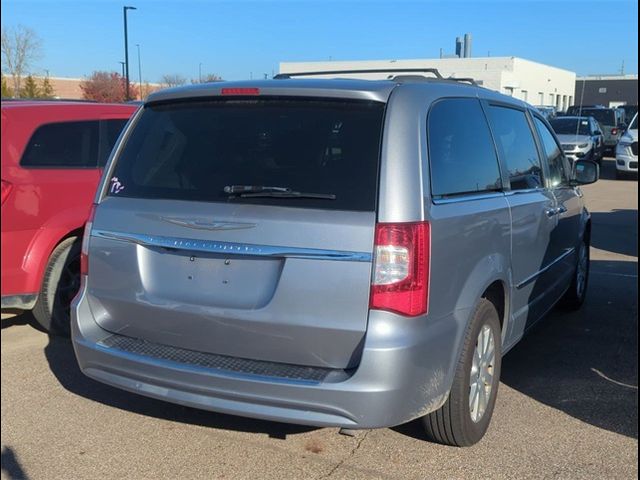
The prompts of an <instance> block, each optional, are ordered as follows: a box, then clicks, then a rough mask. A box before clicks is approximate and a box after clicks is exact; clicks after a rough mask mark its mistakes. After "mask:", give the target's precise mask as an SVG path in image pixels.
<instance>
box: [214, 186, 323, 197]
mask: <svg viewBox="0 0 640 480" xmlns="http://www.w3.org/2000/svg"><path fill="white" fill-rule="evenodd" d="M224 192H225V193H228V194H230V195H233V196H238V197H241V198H249V197H274V198H319V199H323V200H335V199H336V196H335V195H334V194H332V193H307V192H297V191H295V190H292V189H291V188H289V187H265V186H262V185H227V186H225V187H224Z"/></svg>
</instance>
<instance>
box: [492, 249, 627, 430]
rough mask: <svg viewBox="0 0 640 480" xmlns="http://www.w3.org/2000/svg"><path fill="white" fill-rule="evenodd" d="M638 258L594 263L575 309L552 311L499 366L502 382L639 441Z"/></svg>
mask: <svg viewBox="0 0 640 480" xmlns="http://www.w3.org/2000/svg"><path fill="white" fill-rule="evenodd" d="M634 275H637V263H636V262H616V261H600V260H595V261H592V262H591V276H590V279H589V291H588V296H587V300H586V302H585V304H584V305H583V307H582V308H581V309H580V310H579V311H577V312H570V313H568V312H562V311H560V310H556V311H554V312H552V313H551V314H550V315H549V316H548V317H547V318H546V319H545V320H544V321H542V322H539V323H538V325H537V326H536V327H534V328H533V330H532V331H531V332H530V333H529V335H528V336H527V337H525V338H524V339H523V340H522V341H521V342H520V343H519V344H518V345H517V346H516V347H515V348H514V349H513V350H512V351H511V352H510V353H509V354H507V355H506V357H505V361H504V362H503V364H502V382H503V383H504V384H506V385H509V386H510V387H511V388H514V389H516V390H518V391H520V392H522V393H524V394H525V395H527V396H529V397H531V398H534V399H535V400H537V401H539V402H542V403H544V404H546V405H549V406H551V407H554V408H556V409H558V410H561V411H563V412H565V413H567V414H569V415H571V416H572V417H575V418H577V419H580V420H582V421H584V422H587V423H589V424H591V425H595V426H597V427H600V428H604V429H606V430H609V431H611V432H615V433H619V434H621V435H626V436H628V437H632V438H635V439H637V438H638V370H637V358H638V343H637V341H638V322H637V318H638V302H637V283H638V281H637V277H635V278H634Z"/></svg>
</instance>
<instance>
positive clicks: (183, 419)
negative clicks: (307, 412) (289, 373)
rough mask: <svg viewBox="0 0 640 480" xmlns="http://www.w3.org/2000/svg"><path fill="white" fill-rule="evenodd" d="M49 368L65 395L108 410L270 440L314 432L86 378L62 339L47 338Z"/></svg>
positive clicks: (300, 427)
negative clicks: (255, 434)
mask: <svg viewBox="0 0 640 480" xmlns="http://www.w3.org/2000/svg"><path fill="white" fill-rule="evenodd" d="M44 353H45V357H46V359H47V362H48V363H49V367H50V369H51V371H52V372H53V374H54V375H55V377H56V379H57V380H58V382H60V384H61V385H62V386H63V387H64V388H66V389H67V390H68V391H70V392H72V393H74V394H76V395H80V396H81V397H85V398H87V399H89V400H92V401H94V402H99V403H102V404H104V405H108V406H110V407H114V408H119V409H122V410H126V411H128V412H132V413H137V414H139V415H146V416H151V417H156V418H161V419H164V420H169V421H173V422H180V423H189V424H192V425H198V426H203V427H209V428H216V429H225V430H233V431H241V432H249V433H263V434H267V435H268V436H269V437H271V438H276V439H282V440H284V439H286V437H287V435H293V434H298V433H304V432H308V431H311V430H316V429H317V428H316V427H308V426H301V425H292V424H286V423H279V422H271V421H266V420H256V419H252V418H245V417H236V416H233V415H226V414H222V413H215V412H209V411H206V410H199V409H195V408H191V407H185V406H182V405H176V404H173V403H168V402H163V401H161V400H156V399H153V398H148V397H144V396H141V395H137V394H134V393H130V392H127V391H124V390H120V389H117V388H114V387H111V386H109V385H105V384H102V383H99V382H96V381H94V380H92V379H90V378H89V377H86V376H85V375H84V374H83V373H82V372H81V371H80V368H79V367H78V363H77V361H76V357H75V354H74V352H73V348H72V345H71V342H70V341H69V340H68V339H66V338H60V337H54V336H51V337H49V343H48V345H47V346H46V347H45V349H44Z"/></svg>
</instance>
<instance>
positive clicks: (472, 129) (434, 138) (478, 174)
mask: <svg viewBox="0 0 640 480" xmlns="http://www.w3.org/2000/svg"><path fill="white" fill-rule="evenodd" d="M427 129H428V138H429V159H430V161H431V193H432V195H433V196H434V197H442V196H446V195H457V194H464V193H476V192H486V191H496V190H500V189H501V188H502V182H501V178H500V169H499V166H498V159H497V156H496V152H495V149H494V146H493V142H492V140H491V133H490V132H489V127H488V125H487V122H486V119H485V117H484V114H483V112H482V108H481V106H480V102H479V101H478V100H477V99H475V98H451V99H445V100H441V101H439V102H437V103H436V104H435V105H434V106H433V107H432V108H431V111H430V113H429V120H428V126H427Z"/></svg>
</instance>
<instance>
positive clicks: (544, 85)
mask: <svg viewBox="0 0 640 480" xmlns="http://www.w3.org/2000/svg"><path fill="white" fill-rule="evenodd" d="M402 68H437V69H438V70H439V71H440V73H441V74H442V76H444V77H449V76H453V77H471V78H473V79H474V80H475V81H476V82H478V83H479V84H480V85H482V86H484V87H485V88H489V89H491V90H496V91H498V92H500V93H504V94H506V95H511V96H513V97H516V98H519V99H521V100H524V101H526V102H529V103H530V104H532V105H548V106H555V107H556V108H557V109H558V110H559V111H564V110H566V109H567V107H569V106H570V105H573V103H574V97H573V95H574V91H575V85H576V74H575V73H574V72H570V71H568V70H563V69H561V68H556V67H551V66H549V65H544V64H542V63H537V62H532V61H530V60H525V59H523V58H518V57H469V58H435V59H413V60H363V61H340V62H338V61H331V62H282V63H280V73H296V72H318V71H327V70H331V71H333V70H367V69H402ZM340 76H341V77H353V78H366V79H383V78H386V77H387V76H388V75H387V74H384V73H380V74H378V73H366V74H341V75H340Z"/></svg>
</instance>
